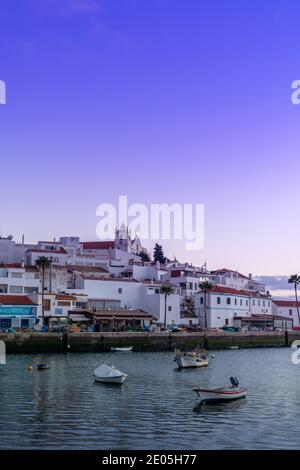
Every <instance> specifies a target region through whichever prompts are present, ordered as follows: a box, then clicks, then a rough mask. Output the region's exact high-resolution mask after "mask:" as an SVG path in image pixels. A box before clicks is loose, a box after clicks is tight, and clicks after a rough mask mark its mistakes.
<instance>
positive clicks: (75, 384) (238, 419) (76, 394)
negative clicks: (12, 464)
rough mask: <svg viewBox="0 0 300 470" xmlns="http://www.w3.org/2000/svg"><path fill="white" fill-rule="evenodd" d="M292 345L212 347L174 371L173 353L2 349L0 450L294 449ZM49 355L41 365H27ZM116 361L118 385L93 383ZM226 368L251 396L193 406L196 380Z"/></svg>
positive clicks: (297, 424)
mask: <svg viewBox="0 0 300 470" xmlns="http://www.w3.org/2000/svg"><path fill="white" fill-rule="evenodd" d="M292 352H293V350H292V349H290V348H281V349H243V350H223V351H216V352H210V356H211V355H212V354H214V355H215V357H214V358H211V359H210V364H209V367H207V368H201V369H189V370H188V369H185V370H179V369H177V367H176V365H175V363H174V362H173V356H174V354H172V353H167V352H166V353H165V352H164V353H135V352H130V353H98V354H88V353H86V354H72V353H69V354H65V355H63V354H56V355H47V354H45V355H32V356H29V355H9V356H8V357H7V364H6V365H2V366H0V448H1V449H39V450H40V449H55V450H58V449H85V450H89V449H90V450H96V449H157V450H159V449H162V450H167V449H190V450H192V449H297V448H299V446H300V432H299V431H300V365H294V364H293V363H292V361H291V355H292ZM41 362H42V363H49V364H50V366H51V368H50V369H48V370H41V371H38V370H35V369H34V370H32V371H28V370H27V368H28V366H29V365H30V364H33V363H41ZM102 363H106V364H109V365H110V364H114V365H115V366H116V367H117V368H118V369H120V370H121V371H123V372H125V373H127V374H128V379H127V381H126V382H125V383H124V384H123V385H122V386H116V385H108V384H106V385H105V384H99V383H95V382H94V378H93V369H94V368H95V367H97V366H99V365H100V364H102ZM231 375H234V376H237V377H238V379H239V381H240V383H241V385H245V386H246V387H248V396H247V398H246V399H241V400H238V401H235V402H231V403H225V404H218V405H213V406H212V405H210V406H208V405H206V406H203V407H202V408H201V410H200V411H199V412H195V411H193V405H194V401H195V398H196V394H195V392H193V388H195V387H199V386H200V385H201V386H218V385H219V386H222V385H225V383H227V382H228V380H229V377H230V376H231Z"/></svg>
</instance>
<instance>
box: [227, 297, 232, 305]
mask: <svg viewBox="0 0 300 470" xmlns="http://www.w3.org/2000/svg"><path fill="white" fill-rule="evenodd" d="M230 304H231V298H230V297H227V305H230Z"/></svg>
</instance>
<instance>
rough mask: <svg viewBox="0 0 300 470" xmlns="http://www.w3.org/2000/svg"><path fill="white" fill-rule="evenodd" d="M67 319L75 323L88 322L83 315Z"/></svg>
mask: <svg viewBox="0 0 300 470" xmlns="http://www.w3.org/2000/svg"><path fill="white" fill-rule="evenodd" d="M69 318H70V319H71V320H72V321H75V322H80V321H81V322H85V321H90V319H89V318H87V317H85V316H83V315H70V316H69Z"/></svg>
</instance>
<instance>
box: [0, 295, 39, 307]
mask: <svg viewBox="0 0 300 470" xmlns="http://www.w3.org/2000/svg"><path fill="white" fill-rule="evenodd" d="M1 304H2V305H37V304H35V303H34V302H33V301H32V300H31V298H30V297H28V296H27V295H10V294H1V295H0V305H1Z"/></svg>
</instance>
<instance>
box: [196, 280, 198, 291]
mask: <svg viewBox="0 0 300 470" xmlns="http://www.w3.org/2000/svg"><path fill="white" fill-rule="evenodd" d="M197 289H198V284H197V282H195V290H197Z"/></svg>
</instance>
